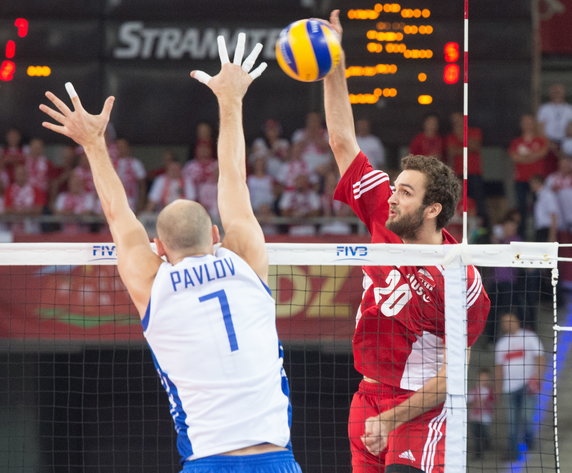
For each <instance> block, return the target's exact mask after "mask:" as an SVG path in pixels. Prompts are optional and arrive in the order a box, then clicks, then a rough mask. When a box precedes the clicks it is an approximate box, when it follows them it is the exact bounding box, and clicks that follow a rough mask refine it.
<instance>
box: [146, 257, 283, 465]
mask: <svg viewBox="0 0 572 473" xmlns="http://www.w3.org/2000/svg"><path fill="white" fill-rule="evenodd" d="M143 330H144V334H145V337H146V338H147V341H148V343H149V345H150V347H151V350H152V352H153V359H154V361H155V364H156V367H157V371H158V373H159V376H160V378H161V382H162V384H163V387H164V388H165V390H166V391H167V394H168V396H169V402H170V405H171V409H170V410H171V415H172V416H173V420H174V422H175V430H176V431H177V446H178V448H179V452H180V454H181V457H182V459H183V460H185V459H191V460H193V459H197V458H201V457H206V456H209V455H216V454H220V453H224V452H228V451H230V450H236V449H239V448H244V447H248V446H251V445H257V444H260V443H266V442H268V443H273V444H275V445H279V446H284V447H289V446H290V445H289V442H290V427H289V425H290V414H289V410H290V409H289V407H290V403H289V398H288V381H287V379H286V376H285V374H284V370H283V367H282V350H281V348H280V346H279V341H278V335H277V332H276V310H275V302H274V299H273V298H272V296H271V294H270V290H269V289H268V288H267V287H266V285H265V284H264V283H263V282H262V281H261V280H260V278H259V277H258V276H257V274H256V273H255V272H254V271H253V269H252V268H251V267H250V266H249V265H248V264H247V263H246V262H245V261H244V260H242V259H241V258H240V257H239V256H238V255H236V254H235V253H233V252H232V251H230V250H227V249H225V248H219V249H218V250H217V251H216V253H215V255H204V256H192V257H187V258H185V259H184V260H182V261H180V262H179V263H177V264H176V265H171V264H169V263H163V264H162V265H161V266H160V267H159V271H158V272H157V276H156V277H155V281H154V282H153V287H152V290H151V299H150V301H149V307H148V308H147V312H146V314H145V317H144V319H143Z"/></svg>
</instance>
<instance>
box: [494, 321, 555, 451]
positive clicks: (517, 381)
mask: <svg viewBox="0 0 572 473" xmlns="http://www.w3.org/2000/svg"><path fill="white" fill-rule="evenodd" d="M501 328H502V331H503V333H504V334H505V335H504V336H503V337H502V338H500V339H499V340H498V342H497V344H496V348H495V375H496V376H495V384H496V392H497V393H499V394H500V393H502V395H503V398H504V401H505V405H506V407H507V413H508V434H509V448H508V458H509V459H510V460H516V459H518V455H519V452H521V451H523V450H524V449H523V446H524V447H525V448H526V449H527V450H530V449H531V448H533V446H534V441H535V434H534V431H533V427H534V426H533V424H532V417H533V414H534V411H535V409H536V407H537V402H538V394H539V392H540V383H541V380H542V378H543V374H544V349H543V347H542V343H541V341H540V339H539V338H538V336H537V335H536V334H535V333H534V332H532V331H531V330H526V329H523V328H522V325H521V322H520V320H519V318H518V317H517V316H516V315H515V314H512V313H507V314H504V315H503V316H502V317H501Z"/></svg>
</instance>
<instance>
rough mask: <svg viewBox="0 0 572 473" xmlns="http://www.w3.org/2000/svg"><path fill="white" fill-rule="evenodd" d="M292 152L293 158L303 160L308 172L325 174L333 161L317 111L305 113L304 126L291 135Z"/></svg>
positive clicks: (324, 129) (326, 135)
mask: <svg viewBox="0 0 572 473" xmlns="http://www.w3.org/2000/svg"><path fill="white" fill-rule="evenodd" d="M292 152H293V154H294V159H298V158H300V159H301V160H302V161H304V162H305V163H306V164H307V165H308V168H309V169H310V172H314V173H316V174H319V175H323V174H325V172H327V171H328V170H329V169H330V165H331V163H332V162H333V159H332V154H331V151H330V144H329V142H328V132H327V130H326V128H325V127H324V125H323V123H322V117H321V115H320V114H319V113H317V112H310V113H308V114H307V115H306V126H305V127H304V128H301V129H299V130H296V131H295V132H294V134H293V135H292Z"/></svg>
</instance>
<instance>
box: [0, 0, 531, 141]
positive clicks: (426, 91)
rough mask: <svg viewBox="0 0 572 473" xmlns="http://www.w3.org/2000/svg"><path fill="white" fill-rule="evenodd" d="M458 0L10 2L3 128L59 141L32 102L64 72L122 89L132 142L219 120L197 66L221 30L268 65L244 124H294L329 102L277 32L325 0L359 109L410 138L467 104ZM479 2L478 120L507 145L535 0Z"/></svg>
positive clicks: (525, 98)
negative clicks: (290, 72) (296, 66)
mask: <svg viewBox="0 0 572 473" xmlns="http://www.w3.org/2000/svg"><path fill="white" fill-rule="evenodd" d="M463 3H464V2H463V0H450V1H443V0H401V1H393V2H382V1H363V0H342V1H338V2H319V1H309V0H298V1H294V0H291V1H287V2H274V1H272V2H270V1H268V0H241V1H233V0H218V1H217V0H193V1H192V2H188V1H186V0H166V1H164V2H156V1H155V0H123V1H122V2H117V1H115V0H102V1H101V2H92V1H88V0H59V1H58V2H57V5H58V8H57V11H55V9H54V7H53V5H52V2H45V1H43V0H4V1H3V2H1V3H0V109H1V110H2V111H3V113H2V114H0V133H3V130H5V129H6V128H8V126H12V125H14V126H17V127H19V128H21V129H22V130H23V131H24V133H25V135H27V136H43V137H46V138H47V139H49V140H50V141H53V140H56V139H58V138H57V137H55V136H53V135H50V134H47V133H46V132H45V131H44V130H43V129H42V128H41V126H40V124H41V121H42V120H43V117H42V116H41V113H40V112H38V110H37V106H38V104H39V103H41V102H42V101H43V93H44V91H45V90H47V89H49V90H52V91H54V92H55V93H57V94H63V93H64V89H63V84H64V82H66V81H72V82H73V83H74V85H75V86H76V89H77V90H78V93H79V94H80V96H81V97H82V100H83V102H84V105H85V106H86V108H88V110H92V111H97V110H99V107H101V104H102V103H103V100H104V98H105V97H106V96H107V95H111V94H113V95H115V96H116V97H117V102H116V105H115V109H114V113H113V117H112V119H113V122H114V124H115V126H116V128H117V130H118V132H119V134H121V135H123V136H125V137H127V138H128V139H130V140H131V141H132V142H134V143H138V144H184V143H186V142H188V141H189V140H190V136H191V133H192V130H193V129H194V126H195V124H196V123H197V122H199V121H204V120H207V121H212V122H216V120H217V110H216V106H215V101H214V97H212V96H211V95H210V94H208V93H205V89H204V86H203V85H202V84H198V83H195V81H193V80H191V79H189V77H188V73H189V71H190V70H191V69H203V70H205V71H208V72H210V73H214V72H216V71H217V70H218V67H219V63H218V53H217V46H216V36H217V35H218V34H223V35H225V37H226V38H227V44H229V48H232V47H233V44H234V42H235V41H236V36H237V34H238V32H239V31H245V32H246V34H247V48H249V47H252V46H253V45H254V44H255V43H256V42H261V43H262V44H263V46H264V48H263V51H262V57H263V60H265V61H267V62H268V63H269V68H268V70H267V71H266V72H265V73H264V75H263V76H262V78H261V79H259V80H258V81H256V82H255V84H253V86H252V87H251V91H249V93H248V94H247V97H246V107H245V109H246V111H245V129H246V131H247V134H248V135H249V136H255V135H257V134H258V133H259V132H260V127H261V124H262V123H263V122H264V120H265V119H266V118H269V117H272V118H276V119H278V120H280V121H281V122H282V124H283V128H284V130H285V133H286V135H288V133H291V132H292V131H293V130H294V129H296V128H298V127H300V126H302V125H303V123H304V116H305V114H306V113H307V112H309V111H312V110H321V108H322V86H321V84H320V83H314V84H308V83H300V82H296V81H294V80H293V79H290V78H289V77H287V76H286V75H285V74H283V73H282V71H280V69H279V68H278V65H277V64H276V61H275V55H274V43H275V41H276V38H277V36H278V34H279V32H280V30H281V29H282V28H283V27H284V26H286V25H287V24H289V23H291V22H292V21H295V20H297V19H300V18H307V17H321V18H327V17H328V15H329V11H324V10H322V9H321V8H322V7H321V4H329V5H332V6H333V7H336V8H340V9H341V20H342V26H343V27H344V37H343V46H344V49H345V51H346V61H347V69H346V76H347V77H348V84H349V89H350V97H349V99H350V101H351V102H352V104H353V107H354V112H355V114H356V116H366V117H368V118H370V119H371V120H372V122H373V124H374V132H375V133H377V134H378V135H379V136H380V137H381V138H382V140H383V141H384V143H386V144H387V145H389V146H390V147H391V146H394V147H399V146H402V145H407V144H408V143H409V141H410V140H411V138H412V137H413V135H414V134H415V133H416V132H417V131H418V129H419V127H420V123H421V121H422V118H423V116H424V115H425V114H427V113H429V112H432V113H437V114H438V115H439V116H441V118H442V119H443V121H444V123H445V124H446V119H447V117H448V115H449V114H450V113H451V112H453V111H462V90H463V87H462V81H463V53H462V50H463ZM472 3H473V4H474V5H475V11H471V18H472V21H471V36H470V45H471V66H470V70H469V72H470V75H469V77H470V117H471V118H470V120H471V122H472V124H473V125H474V126H479V127H481V128H483V130H484V139H485V142H488V143H490V144H504V143H505V142H507V141H508V139H509V138H510V137H511V136H512V134H513V133H515V132H516V130H517V125H518V115H519V114H520V113H523V112H524V111H526V110H527V109H528V108H529V106H530V103H531V100H530V55H531V53H530V51H531V47H530V44H531V39H530V35H531V34H530V11H529V8H530V7H529V6H528V3H529V2H527V1H526V0H513V1H511V2H508V3H510V6H504V4H502V3H500V4H499V3H498V2H496V1H492V0H480V1H479V2H472ZM505 3H507V2H505ZM473 18H474V19H473ZM507 113H510V115H511V117H510V120H507V116H506V114H507ZM513 121H514V124H512V122H513ZM513 125H514V126H513Z"/></svg>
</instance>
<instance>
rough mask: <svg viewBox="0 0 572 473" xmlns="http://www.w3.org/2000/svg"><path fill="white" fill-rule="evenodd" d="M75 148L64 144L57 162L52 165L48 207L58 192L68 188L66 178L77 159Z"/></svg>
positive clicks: (51, 205) (51, 204)
mask: <svg viewBox="0 0 572 473" xmlns="http://www.w3.org/2000/svg"><path fill="white" fill-rule="evenodd" d="M77 149H78V148H77V146H73V145H69V146H65V147H64V148H63V150H62V152H61V155H60V156H59V158H58V161H59V162H58V164H57V165H55V166H53V167H52V175H51V177H50V194H49V199H50V201H49V205H50V207H53V204H54V202H55V201H56V197H57V196H58V194H59V193H60V192H64V191H66V190H67V188H68V178H69V177H70V174H71V173H72V172H73V170H74V168H75V166H76V164H77V160H78V154H77Z"/></svg>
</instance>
